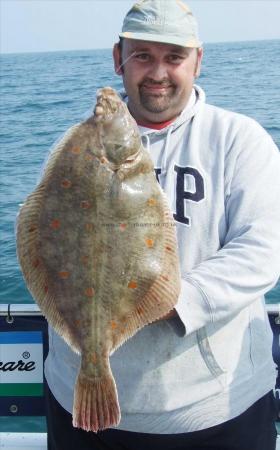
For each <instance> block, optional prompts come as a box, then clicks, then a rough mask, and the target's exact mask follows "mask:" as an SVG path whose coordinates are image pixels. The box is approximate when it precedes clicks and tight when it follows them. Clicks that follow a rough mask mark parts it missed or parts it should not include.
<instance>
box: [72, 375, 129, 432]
mask: <svg viewBox="0 0 280 450" xmlns="http://www.w3.org/2000/svg"><path fill="white" fill-rule="evenodd" d="M120 418H121V413H120V408H119V402H118V394H117V389H116V384H115V381H114V378H113V376H112V374H111V373H109V374H106V375H104V376H103V377H100V378H89V377H87V376H86V375H84V374H83V372H80V373H79V376H78V378H77V382H76V387H75V395H74V408H73V426H74V427H77V428H82V429H84V430H86V431H93V432H97V431H98V430H104V429H106V428H110V427H113V426H116V425H118V424H119V422H120Z"/></svg>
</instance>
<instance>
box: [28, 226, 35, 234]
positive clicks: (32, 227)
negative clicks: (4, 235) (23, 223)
mask: <svg viewBox="0 0 280 450" xmlns="http://www.w3.org/2000/svg"><path fill="white" fill-rule="evenodd" d="M36 230H37V226H36V225H30V228H29V230H28V231H29V232H30V233H32V231H36Z"/></svg>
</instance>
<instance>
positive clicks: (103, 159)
mask: <svg viewBox="0 0 280 450" xmlns="http://www.w3.org/2000/svg"><path fill="white" fill-rule="evenodd" d="M100 162H101V163H102V164H104V163H105V162H106V158H105V157H104V156H102V157H101V158H100Z"/></svg>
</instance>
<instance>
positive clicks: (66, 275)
mask: <svg viewBox="0 0 280 450" xmlns="http://www.w3.org/2000/svg"><path fill="white" fill-rule="evenodd" d="M69 275H70V273H69V272H67V270H62V271H61V272H58V276H59V278H61V279H62V280H67V278H69Z"/></svg>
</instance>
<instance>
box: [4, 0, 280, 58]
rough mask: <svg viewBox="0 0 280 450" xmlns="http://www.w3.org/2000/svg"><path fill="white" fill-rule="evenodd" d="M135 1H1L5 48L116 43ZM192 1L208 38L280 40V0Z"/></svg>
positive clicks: (205, 39)
mask: <svg viewBox="0 0 280 450" xmlns="http://www.w3.org/2000/svg"><path fill="white" fill-rule="evenodd" d="M166 1H172V0H166ZM133 3H135V1H134V0H0V51H1V53H21V52H41V51H57V50H79V49H95V48H111V47H112V45H113V44H114V42H116V41H117V40H118V33H119V31H120V30H121V26H122V21H123V17H124V16H125V14H126V12H127V11H128V10H129V9H130V7H131V6H132V5H133ZM187 4H188V5H189V6H190V7H191V9H192V11H193V14H194V15H195V17H196V18H197V20H198V23H199V30H200V39H201V40H202V41H203V42H204V43H207V42H227V41H247V40H259V39H280V27H279V17H280V0H189V1H187Z"/></svg>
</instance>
